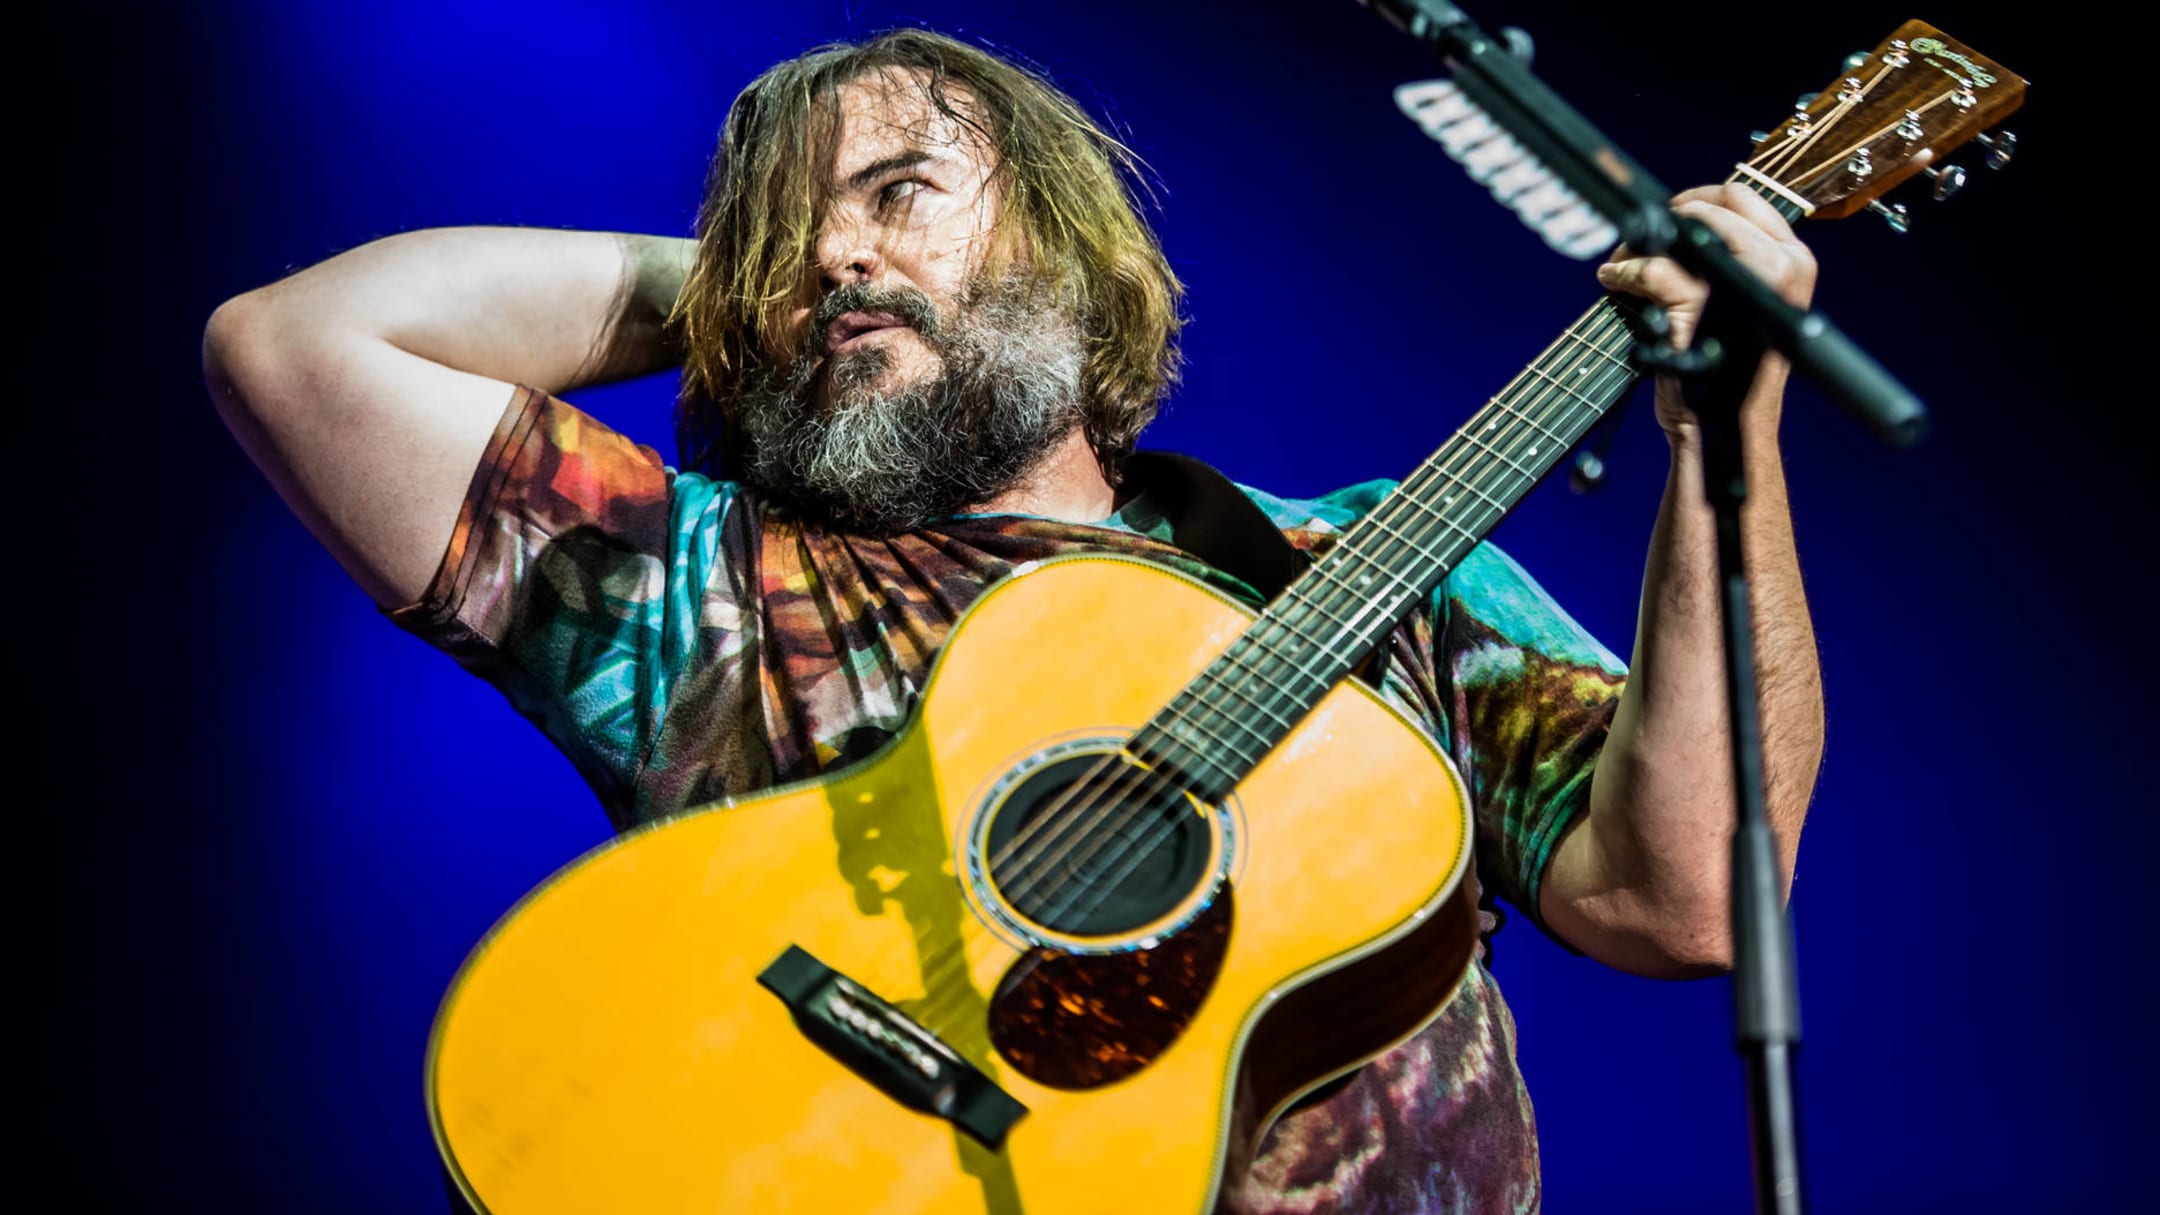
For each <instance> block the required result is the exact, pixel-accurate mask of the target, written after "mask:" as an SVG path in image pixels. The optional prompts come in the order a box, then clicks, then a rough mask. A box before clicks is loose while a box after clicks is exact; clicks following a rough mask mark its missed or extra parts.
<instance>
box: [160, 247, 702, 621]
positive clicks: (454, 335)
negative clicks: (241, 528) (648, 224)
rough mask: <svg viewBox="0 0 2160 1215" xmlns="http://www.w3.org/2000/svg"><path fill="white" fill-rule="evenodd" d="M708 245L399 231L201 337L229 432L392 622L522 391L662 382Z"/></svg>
mask: <svg viewBox="0 0 2160 1215" xmlns="http://www.w3.org/2000/svg"><path fill="white" fill-rule="evenodd" d="M694 249H695V245H694V244H693V242H691V241H687V240H672V239H668V238H663V237H652V236H629V235H618V234H613V233H600V232H561V231H547V230H540V229H520V228H441V229H433V230H429V231H422V232H410V233H405V234H402V235H398V236H391V237H387V238H384V239H382V240H378V241H375V242H373V243H371V244H367V245H363V246H361V247H359V248H357V249H354V250H352V251H350V252H347V253H342V254H339V255H338V256H336V257H333V258H331V259H329V260H328V261H325V262H322V263H320V264H319V265H316V266H312V267H310V268H308V269H306V270H303V271H301V272H300V273H298V274H295V275H293V276H291V277H290V278H286V279H284V280H282V281H279V282H276V283H272V284H271V285H269V286H267V287H263V288H260V289H258V290H255V291H250V292H248V293H247V294H245V295H242V296H238V297H236V298H234V299H232V300H229V301H227V302H226V303H225V304H224V305H223V306H221V307H220V308H219V309H218V310H217V312H216V313H215V314H214V315H212V316H211V318H210V324H209V327H208V330H207V332H206V333H205V334H204V338H203V374H204V378H205V379H206V380H207V381H208V382H209V386H210V395H211V397H212V399H213V400H215V401H216V402H217V407H218V410H219V412H220V413H222V414H223V415H224V417H225V421H226V424H227V425H228V426H230V427H231V428H232V430H233V433H234V434H235V435H236V436H238V437H239V439H240V442H241V444H242V446H244V447H246V448H247V450H248V453H249V455H251V456H252V457H253V458H254V460H255V462H256V464H258V465H260V466H261V467H262V469H263V471H264V472H265V473H266V474H268V475H269V477H270V480H271V481H272V482H273V483H274V484H275V485H276V486H277V488H278V492H279V493H281V494H282V495H284V497H285V500H286V502H288V503H289V504H290V505H291V506H292V508H293V510H294V511H295V512H296V513H298V514H299V516H300V517H301V519H302V520H304V521H305V522H306V523H307V525H308V527H309V529H310V530H312V531H313V532H314V533H315V535H316V536H317V537H318V538H319V539H321V540H322V542H323V543H324V544H325V545H327V546H328V547H329V548H330V551H331V552H332V553H334V554H336V555H337V558H338V560H339V561H340V562H341V563H343V565H344V566H345V568H346V570H347V571H349V572H350V573H351V574H352V576H353V577H354V578H355V579H356V580H357V581H358V582H359V583H360V585H361V586H362V587H364V588H366V590H367V592H368V593H369V594H370V595H372V596H374V598H375V601H376V602H377V603H379V604H381V605H383V606H384V607H400V606H403V605H405V604H407V603H411V602H412V601H413V600H415V599H417V598H418V597H419V596H420V594H421V592H422V591H424V590H425V589H426V587H427V584H428V581H429V579H430V578H432V577H433V576H434V573H435V568H436V565H437V563H438V562H440V561H441V559H442V554H443V550H444V548H445V547H446V546H447V545H448V543H449V540H450V532H451V529H452V527H454V526H455V524H456V522H457V514H458V506H459V503H460V502H461V501H462V500H463V498H464V496H465V491H466V488H467V485H468V484H469V483H470V481H471V479H472V475H473V471H474V469H475V467H476V466H477V465H478V464H479V462H480V456H481V453H482V451H483V450H484V449H485V448H486V446H487V442H488V438H489V436H490V435H491V434H492V433H493V432H494V429H495V425H496V423H497V421H498V420H500V418H501V417H502V413H503V410H504V408H505V407H506V406H507V405H508V403H509V400H510V393H511V385H513V384H526V385H530V386H531V387H534V388H539V389H543V390H545V391H548V392H564V391H568V390H570V389H573V388H576V387H578V386H580V385H583V384H593V383H600V382H604V381H607V380H613V379H622V378H625V377H629V376H634V375H640V374H643V373H645V372H649V371H657V370H660V369H662V368H664V367H666V366H669V365H671V364H672V362H673V361H674V358H675V354H674V352H673V351H672V350H671V349H670V348H669V344H668V343H667V342H666V341H665V340H664V337H663V331H664V328H665V321H666V318H667V314H668V312H669V310H670V308H671V307H672V306H673V304H674V301H675V296H676V294H677V292H679V291H680V290H681V287H682V281H683V276H684V274H685V273H686V272H687V270H688V268H689V264H690V259H691V257H692V254H693V252H694Z"/></svg>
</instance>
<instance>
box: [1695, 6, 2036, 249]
mask: <svg viewBox="0 0 2160 1215" xmlns="http://www.w3.org/2000/svg"><path fill="white" fill-rule="evenodd" d="M2024 100H2025V81H2024V80H2023V79H2022V78H2020V77H2018V76H2016V75H2014V74H2012V73H2011V72H2009V71H2008V70H2007V69H2005V68H2004V67H2003V66H2002V65H2001V64H1998V63H1996V62H1994V61H1993V60H1991V59H1987V58H1984V57H1982V56H1981V55H1979V54H1977V53H1975V52H1974V51H1973V49H1972V48H1971V47H1968V46H1965V45H1964V44H1963V43H1960V42H1956V41H1953V40H1952V39H1950V38H1947V37H1945V36H1944V35H1943V33H1942V31H1940V30H1938V29H1936V28H1935V27H1933V26H1931V25H1928V24H1926V23H1925V22H1921V21H1908V22H1906V23H1905V24H1904V25H1902V26H1899V27H1898V30H1897V32H1896V33H1894V34H1892V35H1890V37H1888V38H1886V39H1884V40H1883V43H1882V45H1880V46H1878V47H1876V48H1875V49H1874V51H1873V52H1871V53H1869V54H1868V55H1867V56H1865V57H1864V58H1863V57H1860V56H1855V60H1854V61H1848V63H1847V67H1846V71H1845V74H1844V75H1843V76H1841V77H1839V78H1838V79H1837V80H1836V81H1835V82H1833V83H1832V84H1831V85H1830V87H1828V88H1826V89H1824V90H1823V91H1822V92H1821V93H1819V94H1817V95H1815V97H1814V98H1813V99H1811V100H1809V101H1808V102H1807V103H1806V104H1804V105H1798V106H1796V107H1795V108H1794V110H1793V112H1792V113H1791V114H1790V115H1788V116H1786V118H1785V119H1784V121H1782V122H1781V123H1779V124H1778V126H1776V127H1775V128H1773V129H1771V130H1770V132H1769V133H1768V134H1767V135H1766V136H1765V137H1764V138H1763V139H1761V140H1760V141H1758V142H1757V143H1756V145H1755V153H1754V155H1753V156H1751V157H1749V158H1748V161H1747V163H1746V164H1744V165H1740V166H1737V169H1738V173H1739V180H1741V181H1745V182H1749V183H1751V184H1754V185H1756V186H1757V187H1758V188H1761V189H1765V190H1767V191H1768V192H1769V193H1773V194H1776V195H1778V196H1780V197H1783V198H1784V199H1786V200H1787V201H1789V202H1791V203H1793V204H1795V205H1797V206H1798V207H1799V209H1800V210H1801V211H1802V212H1803V213H1805V214H1807V215H1809V216H1810V217H1812V218H1815V219H1843V218H1844V217H1846V216H1848V215H1851V214H1852V213H1853V212H1855V211H1858V210H1860V209H1861V208H1863V207H1865V206H1867V205H1868V204H1869V203H1871V202H1874V201H1875V200H1876V199H1878V198H1880V197H1881V196H1882V195H1884V194H1886V193H1888V192H1889V191H1890V190H1891V189H1892V188H1894V187H1896V186H1897V185H1899V184H1900V183H1902V182H1904V181H1905V180H1906V179H1907V178H1910V177H1912V176H1913V175H1914V174H1916V173H1919V172H1920V171H1922V170H1923V169H1925V168H1927V167H1928V166H1929V165H1931V164H1933V163H1934V162H1935V161H1937V160H1940V159H1941V158H1942V157H1943V155H1944V154H1946V153H1948V152H1949V151H1951V150H1952V149H1954V148H1956V147H1958V146H1959V145H1960V144H1963V143H1965V142H1966V141H1967V140H1970V139H1972V138H1974V137H1975V136H1978V135H1980V133H1981V132H1983V131H1985V130H1987V128H1989V127H1991V126H1993V125H1995V124H1996V123H1998V122H2000V121H2002V120H2003V118H2005V117H2007V116H2008V115H2009V114H2010V113H2011V112H2012V111H2014V110H2016V109H2017V108H2018V106H2019V105H2021V104H2023V103H2024Z"/></svg>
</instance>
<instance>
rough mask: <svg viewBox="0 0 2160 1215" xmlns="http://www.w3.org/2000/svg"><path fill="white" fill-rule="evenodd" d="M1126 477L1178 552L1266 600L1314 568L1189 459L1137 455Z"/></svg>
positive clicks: (1236, 493) (1225, 483) (1241, 498)
mask: <svg viewBox="0 0 2160 1215" xmlns="http://www.w3.org/2000/svg"><path fill="white" fill-rule="evenodd" d="M1125 477H1126V482H1127V483H1128V484H1130V485H1131V486H1133V488H1135V489H1136V490H1139V491H1140V492H1142V493H1145V494H1146V495H1147V496H1148V498H1149V500H1150V501H1152V502H1153V503H1155V505H1156V506H1157V507H1158V508H1160V509H1161V511H1162V513H1163V517H1164V518H1165V519H1168V520H1169V521H1170V534H1171V536H1172V538H1173V539H1175V540H1176V541H1177V546H1178V547H1179V548H1181V549H1184V550H1185V551H1186V552H1188V553H1191V554H1192V555H1193V556H1195V557H1198V558H1200V559H1201V560H1202V561H1205V562H1207V563H1208V564H1209V565H1212V566H1214V567H1215V568H1216V569H1219V570H1221V571H1222V572H1224V573H1226V574H1229V575H1231V576H1232V577H1235V578H1238V579H1241V580H1243V581H1244V583H1245V584H1246V585H1247V586H1250V587H1252V588H1253V589H1254V590H1256V591H1258V592H1260V594H1261V596H1262V597H1263V598H1265V599H1268V600H1273V599H1274V598H1275V596H1277V595H1280V594H1282V593H1283V590H1284V589H1285V588H1286V587H1288V586H1289V585H1290V583H1291V580H1293V579H1295V578H1296V577H1297V576H1298V575H1299V574H1302V573H1304V572H1305V567H1306V566H1308V565H1310V564H1312V561H1311V559H1310V558H1309V557H1308V556H1306V554H1305V552H1304V551H1303V550H1302V549H1299V548H1298V547H1297V546H1296V545H1294V544H1292V543H1290V541H1289V540H1288V539H1286V538H1284V536H1283V534H1282V531H1281V529H1279V528H1277V527H1276V526H1275V521H1274V520H1272V519H1270V518H1268V517H1267V512H1266V511H1263V510H1261V509H1260V508H1259V507H1257V506H1255V505H1253V501H1252V499H1251V498H1248V497H1246V496H1245V494H1244V493H1243V492H1242V491H1241V490H1239V489H1238V487H1237V486H1235V485H1233V484H1231V483H1230V478H1228V477H1225V476H1223V475H1222V474H1221V473H1219V472H1217V471H1215V470H1214V469H1213V468H1211V467H1209V466H1208V465H1206V464H1203V463H1201V462H1200V461H1198V460H1195V459H1193V458H1192V457H1191V456H1181V455H1178V454H1176V453H1174V452H1167V451H1137V452H1134V453H1133V454H1132V455H1130V456H1128V457H1126V459H1125Z"/></svg>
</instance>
